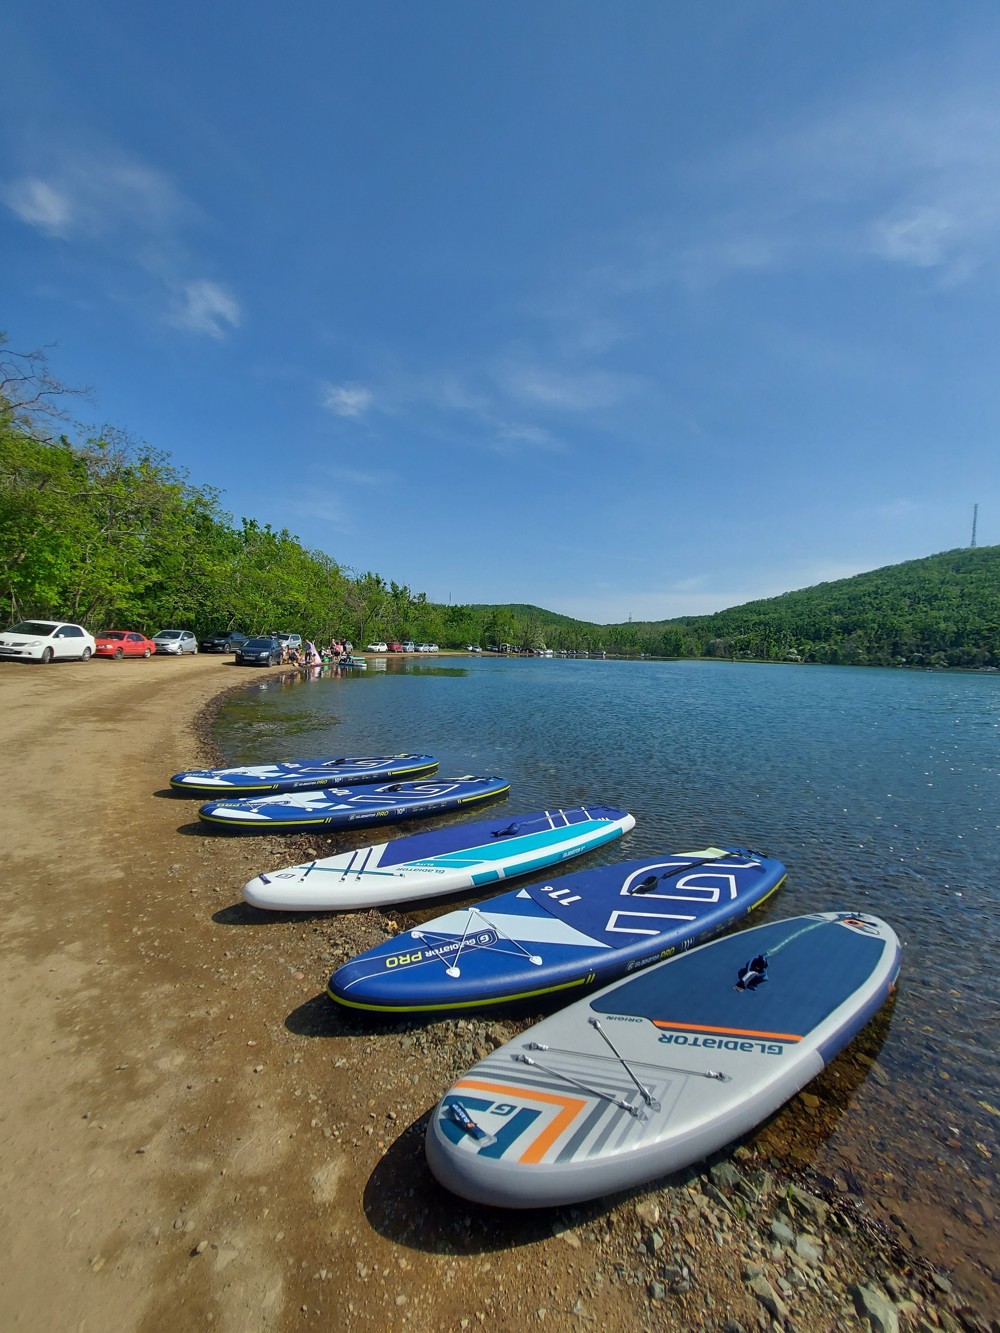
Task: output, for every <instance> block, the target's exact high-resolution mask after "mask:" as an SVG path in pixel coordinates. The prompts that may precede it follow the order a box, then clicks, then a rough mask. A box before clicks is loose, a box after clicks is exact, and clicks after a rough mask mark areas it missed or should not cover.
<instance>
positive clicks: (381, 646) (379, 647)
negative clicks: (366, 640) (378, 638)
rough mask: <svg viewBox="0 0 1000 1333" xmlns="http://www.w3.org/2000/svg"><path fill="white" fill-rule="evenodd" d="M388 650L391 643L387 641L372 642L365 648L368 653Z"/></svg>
mask: <svg viewBox="0 0 1000 1333" xmlns="http://www.w3.org/2000/svg"><path fill="white" fill-rule="evenodd" d="M388 651H389V645H388V644H386V643H370V644H369V645H368V647H367V648H366V649H365V652H368V653H387V652H388Z"/></svg>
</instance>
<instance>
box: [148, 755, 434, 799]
mask: <svg viewBox="0 0 1000 1333" xmlns="http://www.w3.org/2000/svg"><path fill="white" fill-rule="evenodd" d="M437 766H438V761H437V760H436V759H435V758H434V757H433V756H432V755H429V754H393V755H375V756H372V757H368V758H357V757H355V756H352V755H347V756H344V757H342V758H337V759H301V760H295V761H291V760H290V761H289V762H288V763H285V764H250V765H246V766H244V767H242V768H193V769H190V770H188V771H187V772H185V773H175V774H174V776H173V777H172V778H171V779H170V785H171V787H173V788H174V790H175V791H181V792H190V793H191V795H193V796H221V797H226V796H232V797H243V796H257V795H263V794H264V793H265V792H282V791H318V790H321V789H322V788H323V787H347V786H353V785H354V784H355V783H358V782H367V783H371V782H389V781H391V780H393V779H395V778H415V777H416V776H417V775H418V774H419V773H433V772H434V770H435V769H436V768H437Z"/></svg>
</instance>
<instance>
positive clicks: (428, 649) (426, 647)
mask: <svg viewBox="0 0 1000 1333" xmlns="http://www.w3.org/2000/svg"><path fill="white" fill-rule="evenodd" d="M437 651H438V646H437V644H436V643H418V644H417V652H418V653H436V652H437Z"/></svg>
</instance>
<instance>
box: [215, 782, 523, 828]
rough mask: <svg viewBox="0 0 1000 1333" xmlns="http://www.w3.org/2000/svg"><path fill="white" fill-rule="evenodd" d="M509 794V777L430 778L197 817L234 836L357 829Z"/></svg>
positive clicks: (300, 795)
mask: <svg viewBox="0 0 1000 1333" xmlns="http://www.w3.org/2000/svg"><path fill="white" fill-rule="evenodd" d="M509 791H510V783H509V782H507V781H506V780H505V779H504V778H476V777H472V776H471V774H469V775H466V776H465V777H461V778H429V779H427V780H426V781H424V782H390V783H385V784H380V785H377V786H368V785H365V786H359V787H348V788H347V789H346V790H345V789H343V788H335V789H334V790H331V791H304V792H296V793H293V794H291V795H286V796H264V797H261V798H260V800H253V801H207V802H206V803H205V805H203V806H202V807H201V809H200V810H199V811H198V818H199V819H203V820H205V821H206V823H209V824H212V825H213V826H214V827H217V828H225V829H228V830H230V831H234V832H235V831H237V830H243V831H244V832H256V833H271V832H275V833H279V832H282V831H283V830H285V829H293V830H294V829H299V828H356V827H360V826H363V825H365V824H379V823H382V824H391V823H394V822H396V821H398V820H401V819H415V818H416V817H417V816H420V815H439V814H444V813H445V812H446V811H448V810H463V809H465V808H466V807H468V806H470V805H475V804H476V803H477V802H478V801H490V800H496V799H497V798H498V797H500V796H506V794H507V792H509Z"/></svg>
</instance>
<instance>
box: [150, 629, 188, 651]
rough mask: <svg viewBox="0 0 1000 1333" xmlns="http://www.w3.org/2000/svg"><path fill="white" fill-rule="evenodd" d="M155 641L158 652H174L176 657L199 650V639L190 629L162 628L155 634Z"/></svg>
mask: <svg viewBox="0 0 1000 1333" xmlns="http://www.w3.org/2000/svg"><path fill="white" fill-rule="evenodd" d="M153 642H154V643H155V644H156V651H157V652H158V653H173V655H174V657H180V656H181V655H182V654H183V653H196V652H197V651H198V640H197V639H196V638H195V637H194V635H193V634H192V633H191V631H190V630H189V629H161V630H160V632H159V634H154V635H153Z"/></svg>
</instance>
